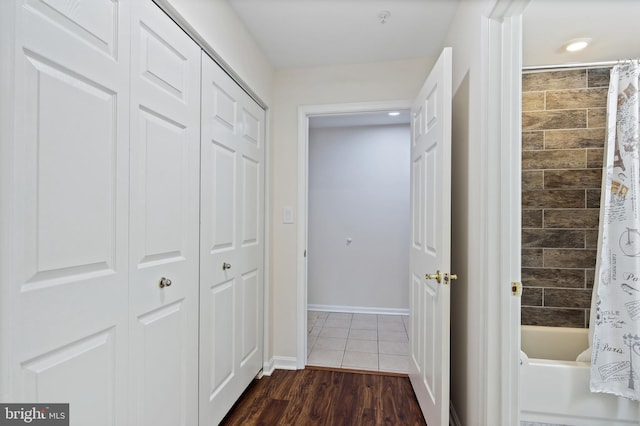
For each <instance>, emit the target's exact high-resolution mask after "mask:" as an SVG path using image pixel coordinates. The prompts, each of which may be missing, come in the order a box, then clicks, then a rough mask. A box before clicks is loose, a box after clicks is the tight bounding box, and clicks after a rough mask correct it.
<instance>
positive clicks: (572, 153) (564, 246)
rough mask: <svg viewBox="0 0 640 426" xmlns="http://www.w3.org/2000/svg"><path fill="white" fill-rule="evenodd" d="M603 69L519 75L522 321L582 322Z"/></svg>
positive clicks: (590, 271)
mask: <svg viewBox="0 0 640 426" xmlns="http://www.w3.org/2000/svg"><path fill="white" fill-rule="evenodd" d="M608 86H609V68H591V69H570V70H562V71H546V72H534V73H525V74H523V76H522V284H523V286H524V290H523V293H522V311H521V313H522V324H527V325H546V326H555V327H588V326H589V307H590V304H591V289H592V287H593V278H594V269H595V262H596V246H597V241H598V219H599V205H600V183H601V179H602V161H603V154H604V142H605V122H606V102H607V90H608Z"/></svg>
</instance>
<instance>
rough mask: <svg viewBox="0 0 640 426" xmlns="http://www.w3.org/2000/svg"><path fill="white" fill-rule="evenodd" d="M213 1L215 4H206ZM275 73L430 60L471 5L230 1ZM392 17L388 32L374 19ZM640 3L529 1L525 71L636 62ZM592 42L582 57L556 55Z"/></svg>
mask: <svg viewBox="0 0 640 426" xmlns="http://www.w3.org/2000/svg"><path fill="white" fill-rule="evenodd" d="M210 1H213V0H210ZM227 1H229V3H230V4H231V6H232V7H233V9H234V10H235V11H236V12H237V14H238V15H239V17H240V19H241V20H242V21H243V22H244V23H245V25H246V26H247V28H248V29H249V32H251V33H252V35H253V36H254V38H255V39H256V41H257V42H258V44H259V45H260V46H261V48H262V49H263V51H264V52H265V53H266V55H267V57H268V58H269V60H270V61H271V63H272V65H273V66H274V67H276V68H290V67H311V66H324V65H336V64H348V63H349V64H353V63H370V62H381V61H390V60H398V59H409V58H421V57H422V58H435V57H436V56H437V55H438V53H439V49H440V46H441V45H442V42H443V40H444V37H445V34H446V31H447V29H448V27H449V24H450V22H451V20H452V18H453V16H454V14H455V9H456V8H457V5H458V3H459V2H464V1H476V0H227ZM383 10H387V11H389V12H390V13H391V14H390V16H389V18H388V20H387V22H386V23H385V24H381V23H380V22H379V18H378V15H379V13H380V12H381V11H383ZM639 20H640V0H531V2H530V4H529V6H528V7H527V9H526V10H525V13H524V17H523V23H524V34H523V62H524V65H525V66H540V65H549V64H566V63H572V62H580V63H584V62H599V61H610V60H617V59H626V58H637V57H640V23H639ZM578 37H591V38H592V39H593V43H592V45H591V46H590V47H589V48H588V49H586V50H585V51H583V52H581V53H574V54H568V53H564V52H562V51H561V50H560V49H561V47H562V46H563V44H564V43H566V42H567V41H568V40H570V39H573V38H578Z"/></svg>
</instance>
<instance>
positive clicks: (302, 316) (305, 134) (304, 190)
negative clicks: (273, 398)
mask: <svg viewBox="0 0 640 426" xmlns="http://www.w3.org/2000/svg"><path fill="white" fill-rule="evenodd" d="M410 108H411V100H398V101H377V102H376V101H372V102H358V103H343V104H322V105H303V106H300V107H298V205H297V211H298V215H297V216H298V225H297V234H298V238H297V244H296V246H297V253H296V265H297V268H296V283H297V285H296V288H297V294H296V323H297V327H296V336H297V339H296V341H297V343H296V361H295V368H297V369H303V368H304V367H305V366H306V364H307V303H308V300H307V285H308V282H307V257H306V251H307V248H308V222H309V212H308V202H309V198H308V195H309V194H308V193H309V182H308V180H309V117H317V116H323V115H344V114H358V113H371V112H382V111H390V110H408V109H410Z"/></svg>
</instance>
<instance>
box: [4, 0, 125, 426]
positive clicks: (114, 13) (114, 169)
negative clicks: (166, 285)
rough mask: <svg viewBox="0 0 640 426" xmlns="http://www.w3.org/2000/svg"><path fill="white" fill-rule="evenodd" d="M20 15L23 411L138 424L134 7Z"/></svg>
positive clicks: (16, 361)
mask: <svg viewBox="0 0 640 426" xmlns="http://www.w3.org/2000/svg"><path fill="white" fill-rule="evenodd" d="M90 3H91V4H89V2H86V1H84V2H83V1H79V2H73V3H71V2H63V1H54V0H47V1H44V0H43V1H29V2H21V3H20V4H17V2H16V6H15V16H14V23H15V30H16V32H15V39H14V50H13V54H14V57H13V58H12V59H13V61H14V62H13V63H14V68H13V71H14V74H13V87H14V90H15V92H14V98H13V99H14V103H13V108H12V116H13V117H14V118H13V122H12V126H13V132H12V134H11V139H10V141H8V142H5V141H3V144H4V143H8V144H11V150H10V151H12V152H13V157H12V175H11V188H12V190H11V194H12V195H11V199H10V205H9V206H3V207H2V208H3V210H4V209H6V210H4V211H5V212H6V211H7V210H8V211H9V214H8V215H7V216H6V217H9V220H10V222H11V226H10V228H9V229H10V233H9V234H8V236H7V237H8V239H9V241H10V243H9V244H10V247H11V251H10V252H9V253H6V254H7V256H8V257H9V259H8V260H7V262H6V263H9V264H11V269H10V274H9V276H8V283H7V284H5V283H3V286H4V285H8V286H9V287H10V289H9V292H8V293H6V292H5V293H4V295H6V294H8V295H9V297H10V300H11V305H12V312H11V317H10V318H11V320H12V321H10V322H9V323H4V322H3V325H2V327H3V333H8V334H9V335H10V336H11V337H10V342H11V343H10V346H11V353H10V355H9V357H8V358H9V368H8V371H9V372H10V380H11V383H12V388H11V392H10V395H11V400H12V401H13V402H32V401H33V402H64V403H66V402H68V403H70V404H71V407H73V408H72V410H73V411H72V412H73V421H72V424H75V425H84V424H91V425H97V426H100V425H113V426H115V425H121V424H126V404H127V401H126V395H127V392H126V388H127V343H128V327H127V306H128V305H127V300H128V295H127V275H128V271H127V257H128V256H127V253H128V251H127V246H128V211H129V206H128V202H129V186H128V182H129V103H128V100H129V97H128V87H129V3H128V2H117V1H111V0H97V1H94V2H90Z"/></svg>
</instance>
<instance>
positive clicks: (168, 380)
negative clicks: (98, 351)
mask: <svg viewBox="0 0 640 426" xmlns="http://www.w3.org/2000/svg"><path fill="white" fill-rule="evenodd" d="M131 15H132V26H131V57H132V60H131V150H130V153H131V173H130V174H131V197H130V233H129V235H130V252H129V259H130V260H129V264H130V272H129V278H130V281H129V295H130V305H129V306H130V319H129V321H130V323H129V325H130V332H131V335H130V339H129V341H130V346H129V350H130V351H131V352H130V353H131V358H130V362H131V365H130V368H131V374H130V375H129V385H130V386H129V390H130V424H131V425H139V426H143V425H147V426H161V425H166V426H169V425H171V426H177V425H182V426H191V425H196V424H197V423H198V364H197V359H198V296H199V295H198V279H199V277H198V274H199V272H198V263H199V255H198V251H199V224H198V222H199V219H200V211H199V206H200V201H199V198H200V173H199V172H200V48H199V47H198V46H197V44H196V43H195V42H194V41H193V40H191V39H190V38H189V37H188V36H187V35H186V34H185V33H184V32H183V31H182V30H181V29H180V28H179V27H178V26H177V25H176V24H175V23H174V22H173V21H172V20H171V19H170V18H169V17H168V16H167V15H165V14H164V13H163V12H162V11H161V10H160V9H159V8H158V7H157V6H156V5H155V4H153V3H152V1H151V0H136V1H134V2H132V10H131Z"/></svg>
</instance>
